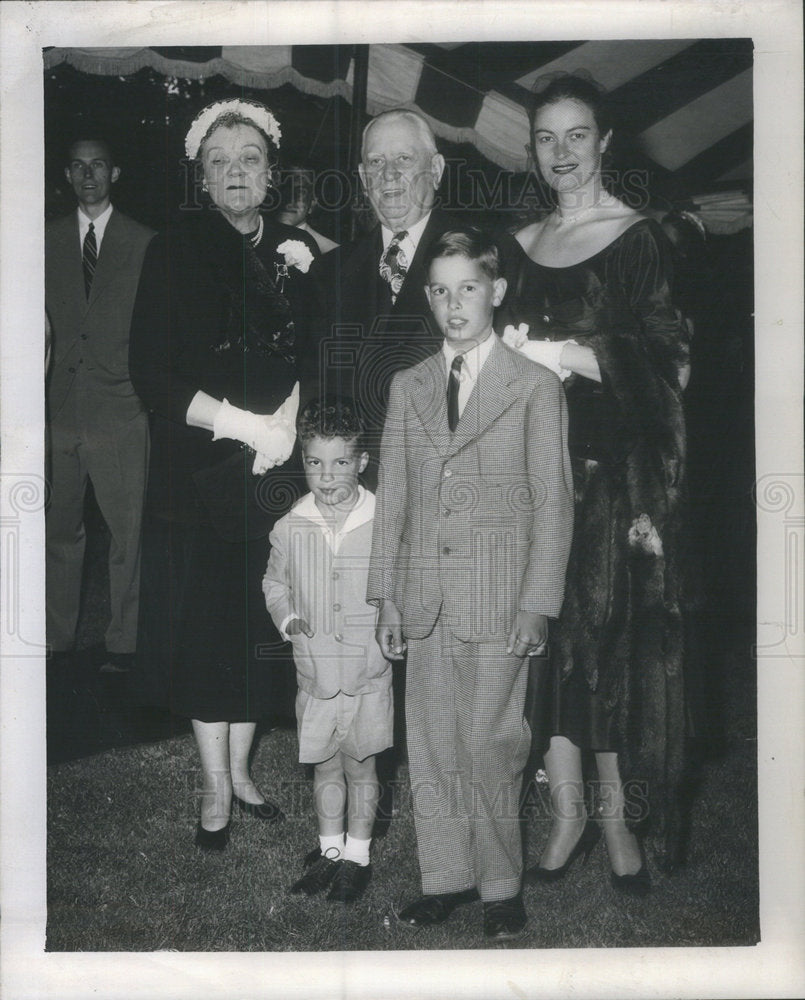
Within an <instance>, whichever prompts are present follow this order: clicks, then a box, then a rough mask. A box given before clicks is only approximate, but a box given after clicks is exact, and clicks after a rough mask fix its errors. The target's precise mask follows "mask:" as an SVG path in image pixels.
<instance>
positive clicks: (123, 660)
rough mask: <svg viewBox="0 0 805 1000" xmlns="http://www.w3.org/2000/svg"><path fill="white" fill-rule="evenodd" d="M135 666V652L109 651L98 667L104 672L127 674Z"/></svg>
mask: <svg viewBox="0 0 805 1000" xmlns="http://www.w3.org/2000/svg"><path fill="white" fill-rule="evenodd" d="M133 666H134V653H110V652H108V651H107V653H106V655H105V656H104V658H103V663H101V665H100V667H99V668H98V669H99V671H100V672H101V673H102V674H127V673H129V671H130V670H131V669H132V667H133Z"/></svg>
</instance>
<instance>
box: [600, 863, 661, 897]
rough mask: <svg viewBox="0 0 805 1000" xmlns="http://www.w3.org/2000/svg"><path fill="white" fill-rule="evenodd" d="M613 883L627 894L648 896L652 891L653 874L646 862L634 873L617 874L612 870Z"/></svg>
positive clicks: (619, 890)
mask: <svg viewBox="0 0 805 1000" xmlns="http://www.w3.org/2000/svg"><path fill="white" fill-rule="evenodd" d="M609 874H610V878H611V879H612V885H613V886H614V888H616V889H617V890H618V892H622V893H623V894H624V895H626V896H648V894H649V893H650V892H651V875H650V874H649V870H648V868H646V864H645V862H643V864H642V865H641V866H640V869H639V871H636V872H635V873H634V875H616V874H615V872H612V871H611V872H610V873H609Z"/></svg>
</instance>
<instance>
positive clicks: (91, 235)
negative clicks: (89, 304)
mask: <svg viewBox="0 0 805 1000" xmlns="http://www.w3.org/2000/svg"><path fill="white" fill-rule="evenodd" d="M82 262H83V264H84V291H85V292H86V295H87V298H89V290H90V288H92V279H93V277H94V276H95V265H96V264H97V263H98V244H97V243H96V241H95V226H94V225H93V223H91V222H90V224H89V229H88V230H87V235H86V236H85V237H84V250H83V253H82Z"/></svg>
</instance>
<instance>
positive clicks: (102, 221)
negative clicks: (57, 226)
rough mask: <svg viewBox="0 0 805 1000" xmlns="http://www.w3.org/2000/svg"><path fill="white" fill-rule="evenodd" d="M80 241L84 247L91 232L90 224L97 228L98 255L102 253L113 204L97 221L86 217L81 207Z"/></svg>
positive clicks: (79, 219) (79, 209) (79, 210)
mask: <svg viewBox="0 0 805 1000" xmlns="http://www.w3.org/2000/svg"><path fill="white" fill-rule="evenodd" d="M76 211H77V212H78V239H79V242H80V243H81V246H82V247H83V245H84V237H85V236H86V235H87V232H88V230H89V224H90V222H91V223H92V224H93V226H94V228H95V243H96V244H97V247H98V253H100V252H101V243H102V242H103V234H104V233H105V232H106V226H107V224H108V223H109V220H110V219H111V217H112V203H111V202H110V203H109V204H108V205H107V207H106V208H105V209H104V211H103V212H101V214H100V215H99V216H98V218H97V219H90V217H89V216H88V215H84V213H83V212H82V211H81V206H80V205H79V207H78V209H77V210H76Z"/></svg>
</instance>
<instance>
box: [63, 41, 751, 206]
mask: <svg viewBox="0 0 805 1000" xmlns="http://www.w3.org/2000/svg"><path fill="white" fill-rule="evenodd" d="M64 62H66V63H69V64H70V65H72V66H74V67H75V68H76V69H79V70H81V71H83V72H85V73H92V74H106V75H115V76H126V75H129V74H132V73H135V72H137V71H138V70H140V69H143V68H145V67H150V68H152V69H154V70H155V71H157V72H159V73H162V74H164V75H166V76H175V77H180V78H186V79H194V80H198V79H203V78H207V77H210V76H213V75H215V74H220V75H222V76H224V77H225V78H227V79H229V80H231V81H233V82H235V83H239V84H241V85H243V86H247V87H253V88H260V89H266V90H271V89H274V88H277V87H281V86H283V85H285V84H291V85H292V86H293V87H294V88H296V89H297V90H299V91H300V92H302V93H306V94H313V95H316V96H318V97H333V96H340V97H343V98H345V99H346V100H347V101H351V98H352V81H353V73H354V61H353V46H351V45H318V46H310V45H305V46H298V45H297V46H223V47H209V46H207V47H185V48H140V49H135V48H52V49H48V50H46V51H45V53H44V65H45V69H52V68H53V67H55V66H57V65H59V64H60V63H64ZM578 69H584V70H586V71H587V72H588V73H590V74H591V75H592V76H593V78H594V79H595V80H597V82H598V83H599V84H601V85H602V86H603V87H604V88H605V90H606V91H607V92H608V93H609V95H610V97H611V99H612V100H613V102H614V103H615V104H616V106H617V107H618V109H619V111H620V112H621V114H622V117H624V119H625V120H627V121H628V122H629V124H630V126H631V130H632V133H633V135H634V136H635V143H636V146H637V148H638V150H639V151H640V153H641V154H643V155H644V156H645V157H647V158H648V159H649V160H650V161H653V162H654V163H655V164H657V166H658V167H659V168H660V169H661V170H663V171H666V172H668V173H669V174H672V175H674V176H675V177H676V178H677V179H678V180H679V181H680V182H682V183H683V184H684V187H685V188H686V189H687V190H689V191H692V190H706V189H712V187H713V186H714V185H718V186H719V187H721V186H723V185H724V184H725V183H727V184H728V183H729V182H734V183H735V185H736V186H740V185H741V184H742V183H744V182H747V181H749V180H750V178H751V176H752V114H753V106H752V42H751V39H741V38H727V39H664V40H663V39H661V40H623V41H618V40H601V41H587V42H473V43H460V44H451V43H443V44H438V45H435V44H406V45H399V44H378V45H370V46H369V66H368V86H367V102H366V104H367V106H366V110H367V111H368V113H369V114H377V113H378V112H379V111H382V110H384V109H386V108H390V107H397V106H400V105H408V106H411V107H416V108H417V109H418V110H419V111H421V112H422V113H423V114H424V115H425V116H426V117H427V118H428V120H429V121H430V123H431V125H432V127H433V129H434V132H435V133H436V135H437V136H441V137H442V138H444V139H447V140H449V141H452V142H459V143H461V142H469V143H472V144H473V145H474V146H475V147H476V148H477V149H478V150H479V152H480V153H482V154H483V155H484V156H485V157H487V158H488V159H489V160H491V161H492V162H493V163H496V164H497V165H499V166H501V167H503V168H504V169H506V170H511V171H523V170H525V169H527V156H526V152H525V149H524V147H525V145H526V143H527V141H528V117H527V111H526V108H527V105H528V100H529V96H530V93H531V89H532V87H533V86H534V83H535V81H538V80H539V78H540V77H542V76H545V75H547V74H553V73H557V72H562V71H564V72H573V71H575V70H578ZM724 207H725V208H726V207H727V206H724Z"/></svg>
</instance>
